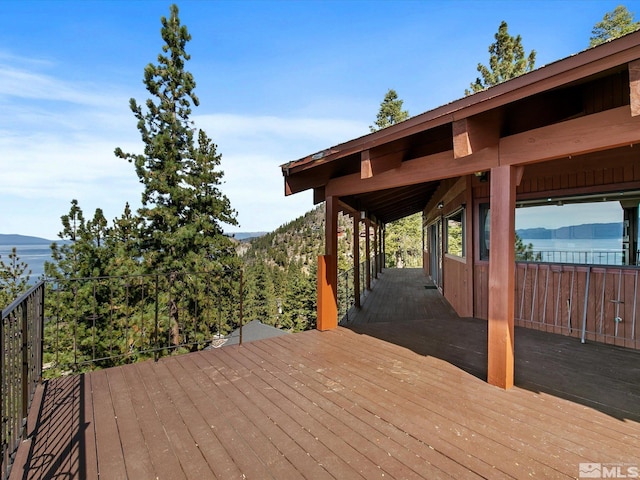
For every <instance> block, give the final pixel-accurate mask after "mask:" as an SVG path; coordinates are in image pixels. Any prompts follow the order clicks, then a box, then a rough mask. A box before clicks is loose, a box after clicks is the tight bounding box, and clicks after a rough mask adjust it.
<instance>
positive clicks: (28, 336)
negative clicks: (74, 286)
mask: <svg viewBox="0 0 640 480" xmlns="http://www.w3.org/2000/svg"><path fill="white" fill-rule="evenodd" d="M44 291H45V285H44V283H43V282H40V283H38V284H37V285H34V286H33V287H32V288H31V289H30V290H29V291H27V292H26V293H25V294H24V295H22V296H21V297H20V298H18V299H17V300H16V301H14V302H13V303H12V304H11V305H9V306H8V307H7V308H6V309H4V310H2V323H1V324H0V391H1V393H2V394H1V395H0V419H1V427H0V442H1V447H2V450H1V457H0V460H1V471H0V478H2V480H4V479H6V478H8V476H9V472H10V470H11V464H12V463H13V457H14V455H15V452H16V450H17V449H18V446H19V445H20V442H21V440H22V438H23V435H24V433H25V427H26V419H27V415H28V412H29V407H30V405H31V400H32V399H33V394H34V392H35V389H36V386H37V384H38V382H39V381H40V380H41V377H42V338H43V337H42V332H43V326H44Z"/></svg>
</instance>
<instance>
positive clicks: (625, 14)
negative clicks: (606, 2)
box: [589, 5, 640, 47]
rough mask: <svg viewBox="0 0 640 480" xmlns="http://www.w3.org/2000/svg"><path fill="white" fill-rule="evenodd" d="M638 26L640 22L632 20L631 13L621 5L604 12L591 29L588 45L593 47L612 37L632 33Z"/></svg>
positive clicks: (639, 26)
mask: <svg viewBox="0 0 640 480" xmlns="http://www.w3.org/2000/svg"><path fill="white" fill-rule="evenodd" d="M639 28H640V22H634V20H633V13H631V12H630V11H629V10H627V7H625V6H623V5H619V6H617V7H616V8H615V9H613V10H612V11H611V12H607V13H605V15H604V17H603V18H602V21H600V22H598V23H596V24H595V25H594V26H593V30H591V38H590V39H589V46H590V47H595V46H597V45H600V44H602V43H605V42H607V41H609V40H613V39H614V38H619V37H622V36H624V35H626V34H628V33H633V32H635V31H636V30H638V29H639Z"/></svg>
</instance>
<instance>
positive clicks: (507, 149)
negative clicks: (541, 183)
mask: <svg viewBox="0 0 640 480" xmlns="http://www.w3.org/2000/svg"><path fill="white" fill-rule="evenodd" d="M635 143H640V116H636V117H632V116H631V112H630V108H629V106H628V105H626V106H623V107H618V108H613V109H611V110H605V111H604V112H600V113H594V114H593V115H587V116H584V117H580V118H576V119H573V120H568V121H566V122H561V123H557V124H555V125H549V126H546V127H541V128H536V129H534V130H529V131H527V132H523V133H518V134H516V135H511V136H509V137H505V138H502V139H501V140H500V165H526V164H529V163H536V162H544V161H547V160H554V159H558V158H564V157H572V156H575V155H583V154H586V153H590V152H597V151H600V150H608V149H611V148H616V147H621V146H623V145H632V144H635Z"/></svg>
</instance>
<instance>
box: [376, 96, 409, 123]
mask: <svg viewBox="0 0 640 480" xmlns="http://www.w3.org/2000/svg"><path fill="white" fill-rule="evenodd" d="M403 103H404V102H403V101H402V100H400V99H399V98H398V94H397V93H396V91H395V90H393V89H391V88H390V89H389V91H388V92H387V94H386V95H385V96H384V100H383V101H382V103H381V104H380V110H379V111H378V115H377V117H376V123H375V124H373V125H370V126H369V130H371V132H376V131H378V130H381V129H383V128H386V127H389V126H391V125H394V124H396V123H399V122H402V121H404V120H406V119H407V118H409V112H408V111H407V110H402V104H403Z"/></svg>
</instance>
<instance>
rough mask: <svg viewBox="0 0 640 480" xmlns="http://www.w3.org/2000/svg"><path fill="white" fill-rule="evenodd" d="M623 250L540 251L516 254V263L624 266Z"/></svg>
mask: <svg viewBox="0 0 640 480" xmlns="http://www.w3.org/2000/svg"><path fill="white" fill-rule="evenodd" d="M624 258H625V255H624V251H622V250H539V249H535V248H534V249H532V250H528V251H526V252H524V253H516V261H523V262H541V263H571V264H580V265H623V264H624V263H625V261H624Z"/></svg>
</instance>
